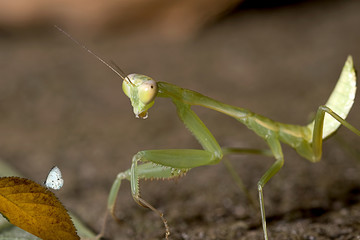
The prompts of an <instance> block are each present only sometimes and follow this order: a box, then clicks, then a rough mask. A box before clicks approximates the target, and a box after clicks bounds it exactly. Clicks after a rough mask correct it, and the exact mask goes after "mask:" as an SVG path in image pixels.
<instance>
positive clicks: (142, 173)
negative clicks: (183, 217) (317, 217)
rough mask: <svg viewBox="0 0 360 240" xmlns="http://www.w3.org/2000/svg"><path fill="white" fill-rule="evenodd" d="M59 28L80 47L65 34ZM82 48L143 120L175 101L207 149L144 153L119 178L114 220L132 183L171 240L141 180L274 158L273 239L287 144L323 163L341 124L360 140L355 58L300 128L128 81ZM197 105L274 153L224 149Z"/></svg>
mask: <svg viewBox="0 0 360 240" xmlns="http://www.w3.org/2000/svg"><path fill="white" fill-rule="evenodd" d="M55 27H56V26H55ZM56 28H58V27H56ZM58 29H59V30H60V31H61V32H63V33H64V34H65V35H67V36H68V37H69V38H71V39H72V40H73V41H74V42H76V43H77V44H79V43H78V42H77V41H76V40H74V39H73V38H72V37H71V36H70V35H69V34H67V33H66V32H64V31H63V30H62V29H60V28H58ZM79 45H80V46H82V47H83V48H84V49H85V50H86V51H88V52H89V53H90V54H92V55H94V56H95V57H96V58H97V59H98V60H100V61H101V62H102V63H103V64H105V65H106V66H108V67H109V68H110V69H111V70H113V71H114V72H115V73H116V74H117V75H119V76H120V77H121V78H122V79H123V85H122V88H123V91H124V93H125V94H126V96H128V97H129V98H130V101H131V105H132V107H133V112H134V114H135V116H136V117H137V118H142V119H145V118H147V117H148V110H149V109H150V108H151V107H152V106H153V105H154V102H155V99H156V98H157V97H162V98H169V99H170V100H171V101H172V102H173V103H174V105H175V107H176V109H177V114H178V116H179V118H180V120H181V121H182V122H183V123H184V125H185V126H186V128H187V129H188V130H189V131H190V132H191V133H192V134H193V135H194V137H195V138H196V139H197V140H198V142H199V143H200V145H201V146H202V148H203V149H165V150H145V151H139V152H138V153H137V154H135V155H134V156H133V158H132V163H131V168H130V169H128V170H127V171H125V172H121V173H119V174H118V175H117V177H116V179H115V181H114V183H113V185H112V187H111V190H110V194H109V197H108V210H109V211H110V212H111V213H112V215H113V216H114V217H115V215H114V209H115V203H116V198H117V195H118V191H119V188H120V185H121V182H122V180H124V179H126V180H129V181H130V185H131V194H132V196H133V199H134V200H135V202H137V203H138V204H139V205H140V206H143V207H146V208H150V209H151V210H153V211H154V212H156V213H157V214H158V215H159V216H160V218H161V219H162V221H163V223H164V226H165V231H166V233H165V237H166V239H168V236H169V235H170V230H169V227H168V225H167V221H166V219H165V218H164V217H163V214H162V213H161V212H160V211H158V210H157V209H156V208H154V207H153V206H152V205H151V204H149V203H148V202H146V201H145V200H144V199H142V198H141V196H140V190H139V180H140V179H171V178H176V177H179V176H182V175H184V174H185V173H186V172H187V171H189V170H190V169H192V168H195V167H199V166H204V165H213V164H217V163H219V162H220V161H221V159H222V158H223V156H224V155H226V154H239V153H240V154H246V153H252V154H254V153H258V154H263V155H269V154H270V155H271V156H273V157H274V159H275V162H274V163H273V164H272V165H271V167H270V168H269V169H268V170H267V171H266V172H265V173H264V174H263V176H262V177H261V178H260V180H259V181H258V184H257V186H258V193H259V203H260V213H261V219H262V227H263V232H264V238H265V239H266V240H267V239H268V234H267V230H266V217H265V206H264V195H263V188H264V186H265V184H266V183H267V182H268V181H269V180H270V179H271V178H272V177H273V176H274V175H275V174H276V173H277V172H278V171H279V170H280V169H281V167H282V166H283V164H284V156H283V152H282V149H281V143H284V144H288V145H289V146H291V147H292V148H294V149H295V150H296V151H297V153H298V154H299V155H301V156H302V157H304V158H306V159H307V160H309V161H311V162H317V161H319V160H320V159H321V155H322V142H323V140H324V139H326V138H328V137H330V136H331V135H332V134H333V133H335V131H336V130H337V129H338V128H339V127H340V125H343V126H345V127H346V128H348V129H349V130H350V131H352V132H354V133H355V134H357V135H359V136H360V131H359V130H357V129H356V128H355V127H353V126H352V125H350V124H349V123H348V122H347V121H345V119H346V117H347V115H348V113H349V112H350V110H351V107H352V105H353V103H354V98H355V93H356V73H355V69H354V66H353V61H352V58H351V56H349V57H348V58H347V60H346V62H345V65H344V67H343V70H342V72H341V75H340V78H339V80H338V82H337V84H336V86H335V88H334V90H333V92H332V93H331V95H330V97H329V99H328V101H327V102H326V104H325V105H322V106H320V107H319V108H318V110H317V113H316V116H315V119H314V120H313V121H312V122H311V123H309V124H308V125H306V126H300V125H291V124H284V123H280V122H276V121H273V120H271V119H269V118H266V117H264V116H261V115H258V114H256V113H253V112H251V111H249V110H247V109H244V108H239V107H235V106H231V105H228V104H225V103H222V102H219V101H216V100H214V99H212V98H209V97H207V96H204V95H202V94H200V93H197V92H195V91H191V90H188V89H183V88H180V87H178V86H176V85H173V84H170V83H166V82H156V81H154V80H153V79H152V78H150V77H148V76H145V75H140V74H130V75H128V76H126V77H123V76H122V75H121V74H120V73H119V72H117V71H116V70H115V69H114V68H113V67H112V66H110V65H109V64H108V63H106V62H105V61H103V60H102V59H101V58H100V57H98V56H97V55H96V54H94V53H93V52H91V51H90V50H88V49H87V48H86V47H85V46H83V45H81V44H79ZM194 105H197V106H202V107H205V108H209V109H212V110H215V111H218V112H220V113H223V114H226V115H228V116H230V117H233V118H235V119H236V120H238V121H239V122H240V123H242V124H244V125H246V126H247V127H248V128H249V129H250V130H252V131H254V132H255V133H256V134H257V135H258V136H259V137H260V138H262V139H263V140H264V141H265V142H266V143H267V145H268V147H269V150H266V151H263V150H261V149H260V150H258V151H256V150H253V149H252V150H249V149H241V148H224V147H221V146H220V145H219V144H218V142H217V141H216V139H215V138H214V136H213V135H212V134H211V132H210V131H209V129H208V128H207V127H206V126H205V125H204V123H203V122H202V121H201V120H200V118H199V117H198V116H197V115H196V114H195V112H194V111H192V109H191V106H194ZM231 172H233V169H231Z"/></svg>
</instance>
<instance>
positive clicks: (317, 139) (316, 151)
mask: <svg viewBox="0 0 360 240" xmlns="http://www.w3.org/2000/svg"><path fill="white" fill-rule="evenodd" d="M325 113H327V114H329V115H330V116H331V117H333V118H334V119H336V120H337V121H338V122H340V123H341V124H342V125H343V126H345V127H346V128H348V129H349V130H350V131H352V132H353V133H355V134H356V135H358V136H360V131H359V130H358V129H356V128H355V127H354V126H352V125H351V124H350V123H348V122H347V121H346V120H345V119H343V118H342V117H340V116H339V115H338V114H337V113H335V112H334V111H332V110H331V109H330V108H329V107H327V106H320V107H319V108H318V110H317V112H316V116H315V121H314V125H313V129H311V130H312V133H313V135H312V142H311V147H309V148H305V149H297V151H298V153H299V154H300V155H302V156H304V157H305V158H307V159H308V160H310V161H311V162H317V161H319V160H320V159H321V155H322V142H323V140H324V139H323V131H324V128H326V127H328V126H327V125H324V120H325ZM310 127H312V125H310Z"/></svg>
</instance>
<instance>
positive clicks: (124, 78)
mask: <svg viewBox="0 0 360 240" xmlns="http://www.w3.org/2000/svg"><path fill="white" fill-rule="evenodd" d="M54 27H55V28H57V30H59V31H60V32H62V33H63V34H65V36H67V37H68V38H70V40H72V41H73V42H74V43H76V44H77V45H79V46H80V47H82V48H83V49H84V50H85V51H87V52H88V53H90V54H91V55H93V56H94V57H95V58H96V59H98V60H99V61H100V62H102V63H103V64H104V65H105V66H107V67H108V68H110V69H111V70H112V71H113V72H114V73H116V75H118V76H119V77H120V78H121V79H122V80H124V81H127V82H129V83H130V84H131V85H133V86H134V84H133V83H132V82H131V81H130V79H129V78H128V77H127V76H125V77H124V76H123V75H122V74H124V72H123V71H122V70H121V69H120V68H119V67H118V66H116V67H117V68H119V70H120V71H121V73H122V74H121V73H120V72H119V71H116V69H115V68H114V67H112V66H111V65H110V64H108V63H107V62H105V61H104V60H103V59H102V58H101V57H99V56H98V55H97V54H95V53H94V52H93V51H91V50H90V49H88V48H87V47H86V46H85V45H83V44H81V43H80V42H79V41H77V40H76V39H75V38H73V37H72V36H71V35H70V34H69V33H67V32H66V31H65V30H63V29H62V28H60V27H59V26H57V25H54ZM124 75H125V74H124Z"/></svg>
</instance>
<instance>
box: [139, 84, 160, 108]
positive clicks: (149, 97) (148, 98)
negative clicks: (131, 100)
mask: <svg viewBox="0 0 360 240" xmlns="http://www.w3.org/2000/svg"><path fill="white" fill-rule="evenodd" d="M157 91H158V90H157V85H156V82H155V81H154V80H149V81H146V82H144V83H142V84H141V85H140V86H139V89H138V94H139V99H140V101H141V102H142V103H143V104H145V105H146V104H149V103H151V102H152V101H153V100H154V98H155V97H156V94H157Z"/></svg>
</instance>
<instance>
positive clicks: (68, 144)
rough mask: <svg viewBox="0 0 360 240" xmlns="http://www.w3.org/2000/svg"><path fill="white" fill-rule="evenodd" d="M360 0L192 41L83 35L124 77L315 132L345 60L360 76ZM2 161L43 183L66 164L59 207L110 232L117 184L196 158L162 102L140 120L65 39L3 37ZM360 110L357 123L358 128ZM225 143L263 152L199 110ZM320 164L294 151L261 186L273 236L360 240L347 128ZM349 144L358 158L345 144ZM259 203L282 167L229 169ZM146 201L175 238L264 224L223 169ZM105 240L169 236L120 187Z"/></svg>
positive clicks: (242, 22) (254, 13) (98, 68)
mask: <svg viewBox="0 0 360 240" xmlns="http://www.w3.org/2000/svg"><path fill="white" fill-rule="evenodd" d="M359 11H360V2H359V1H313V2H312V3H302V4H297V5H292V6H287V7H280V8H273V9H246V10H242V11H239V12H236V13H234V14H233V15H231V16H229V17H227V18H225V19H222V20H221V21H219V22H217V23H216V24H214V25H211V26H209V27H208V28H206V29H204V30H203V31H202V32H200V33H198V35H197V36H195V37H194V38H193V39H191V40H189V41H187V42H181V43H180V42H177V43H174V42H166V41H164V40H162V39H158V38H157V37H156V36H148V35H147V36H142V35H141V34H139V33H137V34H136V33H134V34H132V35H121V36H120V35H116V34H108V35H104V36H99V37H97V38H95V39H83V38H82V36H81V35H80V36H79V35H77V33H73V35H74V36H75V37H77V38H79V39H81V41H83V42H85V43H86V44H87V46H88V47H89V48H91V49H93V50H94V51H95V52H97V53H98V54H99V55H101V56H102V57H103V58H104V59H112V60H113V61H115V62H116V63H117V65H119V66H121V68H122V69H123V70H124V71H126V72H128V73H131V72H136V73H143V74H146V75H149V76H152V77H153V78H154V79H156V80H159V81H167V82H171V83H174V84H177V85H179V86H182V87H185V88H190V89H193V90H196V91H199V92H201V93H205V94H206V95H208V96H211V97H214V98H215V99H218V100H221V101H223V102H226V103H230V104H233V105H237V106H241V107H244V108H248V109H251V110H252V111H254V112H256V113H260V114H262V115H265V116H268V117H270V118H272V119H274V120H277V121H281V122H286V123H294V124H306V123H307V122H308V121H309V119H310V118H311V113H314V112H315V111H316V109H317V106H318V105H320V104H323V103H325V102H326V100H327V97H328V95H329V94H330V92H331V90H332V88H333V86H334V84H335V83H336V80H337V78H338V75H339V73H340V70H341V68H342V65H343V63H344V62H345V59H346V56H347V55H348V54H352V55H353V57H354V61H355V65H356V66H357V68H358V69H360V65H359V63H360V31H359V23H360V14H359ZM0 66H1V74H0V79H1V80H0V82H1V87H0V115H1V117H0V132H1V138H0V157H1V158H2V159H5V160H6V161H7V162H9V163H11V164H12V165H13V166H15V167H16V168H17V169H18V170H19V171H21V172H22V173H23V174H24V175H25V176H28V177H29V178H32V179H34V180H36V181H38V182H41V181H43V180H44V178H45V176H46V174H47V172H48V170H49V169H50V168H51V167H52V166H53V165H57V166H59V167H60V169H62V172H63V175H64V179H65V185H64V188H63V189H62V190H61V191H59V192H58V193H57V195H58V196H59V198H60V199H61V200H62V201H63V203H64V204H65V205H66V206H67V207H68V208H69V209H71V210H72V211H73V212H75V213H77V214H78V215H79V216H80V217H81V218H82V219H83V220H84V221H85V222H86V223H87V224H88V225H89V226H90V227H92V228H93V229H94V230H95V231H100V226H101V223H102V216H103V213H104V211H105V207H106V199H107V194H108V192H109V189H110V187H111V184H112V181H113V180H114V178H115V176H116V174H117V173H118V172H120V171H124V170H126V169H127V168H129V166H130V161H131V157H132V155H133V154H135V153H136V152H137V151H139V150H144V149H161V148H178V147H181V148H199V145H198V144H197V142H196V141H195V140H194V139H193V137H192V136H191V135H190V134H189V133H188V132H187V131H186V129H185V128H184V126H182V124H181V122H180V121H179V120H178V119H177V116H176V113H175V109H174V107H173V106H172V105H171V103H169V101H167V100H165V99H159V100H157V101H156V105H155V106H154V107H153V108H152V109H151V110H150V113H149V119H147V120H145V121H143V120H138V119H135V118H134V115H133V114H132V110H131V107H130V105H129V101H128V99H127V98H126V97H125V96H124V94H123V93H122V91H121V81H120V79H118V78H117V77H116V76H115V75H114V74H113V73H112V72H111V71H110V70H109V69H107V68H106V67H104V66H103V65H101V64H100V63H99V62H98V61H96V60H95V59H94V58H93V57H91V56H89V55H87V54H86V53H84V52H83V51H82V50H81V49H80V48H79V47H77V46H76V45H74V44H73V43H72V42H70V41H69V40H68V39H66V37H64V36H63V35H61V34H60V33H58V32H57V31H56V30H53V29H50V30H47V31H45V32H39V33H33V34H26V35H21V34H15V35H9V34H6V33H2V34H1V35H0ZM359 106H360V102H359V100H357V101H356V102H355V104H354V107H353V111H352V112H351V113H350V116H349V118H348V119H349V122H351V123H353V124H354V125H355V126H357V127H360V125H359V122H360V107H359ZM196 111H197V112H198V113H199V116H200V117H201V118H202V119H203V120H204V122H205V123H206V124H207V125H208V126H209V128H210V130H211V131H212V132H213V133H214V135H215V137H216V138H217V139H218V141H219V143H220V144H221V145H223V146H237V147H258V146H260V147H265V145H264V144H263V143H262V141H261V139H258V138H257V137H256V136H255V135H254V134H253V133H251V132H249V131H248V130H247V129H246V128H245V127H244V126H241V125H239V123H238V122H236V121H235V120H233V119H230V118H228V117H225V116H222V115H221V114H218V113H214V112H212V111H209V110H203V109H198V108H196ZM337 136H338V137H337V138H332V139H330V140H328V141H327V142H326V143H325V144H324V155H323V161H321V162H319V163H317V164H312V163H309V162H307V161H306V160H304V159H302V158H300V157H298V156H297V154H296V153H295V152H294V151H293V150H291V149H290V148H289V147H286V146H284V147H283V149H284V154H285V165H284V167H283V169H282V170H281V171H280V173H279V174H278V175H276V176H275V177H274V178H273V179H272V180H271V181H270V182H269V183H268V184H267V185H266V187H265V205H266V211H267V216H268V228H269V233H270V236H271V239H308V240H310V239H317V240H320V239H360V220H359V219H360V174H359V170H360V163H359V160H360V158H358V157H356V156H354V155H352V154H351V151H353V150H356V149H357V150H360V148H359V143H360V140H359V138H358V137H357V136H354V134H352V133H351V132H349V131H348V130H346V129H345V128H341V129H340V131H339V132H338V135H337ZM341 139H345V140H346V141H347V142H348V143H349V144H350V148H349V149H350V150H349V149H348V148H346V147H344V146H343V144H340V142H341ZM230 159H231V161H232V163H233V164H234V166H235V167H236V171H237V172H239V174H240V176H241V177H242V178H243V180H244V182H245V184H246V185H247V186H248V188H249V189H250V192H251V194H252V195H253V196H254V197H255V198H256V196H257V191H256V183H257V181H258V180H259V178H260V177H261V175H262V174H263V173H264V172H265V171H266V169H267V168H268V167H269V166H270V164H271V163H272V159H270V158H265V157H259V156H236V157H231V158H230ZM141 189H142V196H143V197H144V198H145V199H146V200H147V201H149V202H150V203H152V204H153V205H154V206H156V207H157V208H159V209H160V210H161V211H163V212H164V213H165V216H166V218H167V219H168V222H169V225H170V228H171V233H172V235H171V239H262V228H261V224H260V219H259V216H258V215H257V214H256V212H255V211H254V210H252V209H251V207H250V206H249V205H248V203H247V200H246V198H245V197H244V195H243V194H242V192H241V191H240V190H239V189H238V188H237V187H236V185H235V184H234V182H233V181H232V179H231V178H230V177H229V174H228V173H227V171H226V169H225V167H224V165H223V164H219V165H216V166H210V167H201V168H198V169H193V170H192V171H190V172H189V173H188V174H187V176H186V177H184V178H181V179H179V180H178V181H170V182H161V181H159V182H142V183H141ZM117 214H118V216H119V217H120V218H122V219H123V220H124V223H123V224H121V225H118V224H116V223H115V222H114V221H112V220H109V227H108V229H107V232H106V237H107V238H109V239H160V238H161V237H162V236H163V234H164V230H163V226H162V223H161V222H160V220H159V219H158V217H157V216H156V215H154V214H153V213H152V212H151V211H148V210H146V209H143V208H141V207H139V206H137V205H136V204H135V203H134V202H133V200H132V198H131V195H130V189H129V184H128V182H124V183H123V184H122V186H121V189H120V194H119V199H118V205H117Z"/></svg>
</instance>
